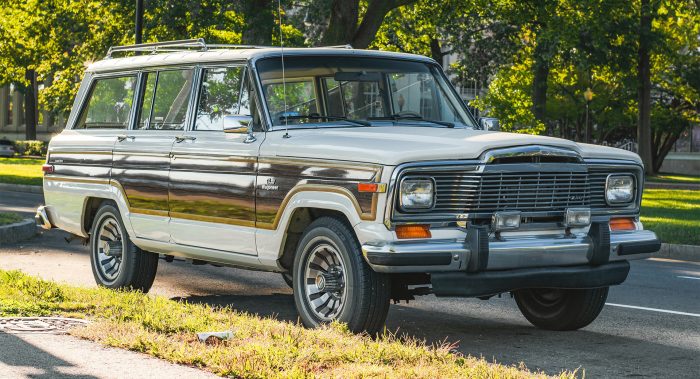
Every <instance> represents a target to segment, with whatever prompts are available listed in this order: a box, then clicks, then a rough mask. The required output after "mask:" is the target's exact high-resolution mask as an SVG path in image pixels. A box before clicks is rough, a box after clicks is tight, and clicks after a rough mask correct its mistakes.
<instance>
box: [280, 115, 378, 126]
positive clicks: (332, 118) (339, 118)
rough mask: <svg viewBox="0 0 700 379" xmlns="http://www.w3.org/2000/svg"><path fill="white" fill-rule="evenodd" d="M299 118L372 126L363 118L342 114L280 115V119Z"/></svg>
mask: <svg viewBox="0 0 700 379" xmlns="http://www.w3.org/2000/svg"><path fill="white" fill-rule="evenodd" d="M301 119H308V120H328V121H347V122H350V123H353V124H356V125H362V126H372V123H370V122H367V121H363V120H355V119H352V118H347V117H343V116H321V115H318V114H302V115H289V116H280V121H281V122H284V121H289V120H301Z"/></svg>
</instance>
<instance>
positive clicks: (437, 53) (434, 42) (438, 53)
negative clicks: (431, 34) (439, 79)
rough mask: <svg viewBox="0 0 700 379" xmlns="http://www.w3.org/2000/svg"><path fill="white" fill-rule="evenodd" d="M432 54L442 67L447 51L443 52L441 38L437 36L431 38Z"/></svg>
mask: <svg viewBox="0 0 700 379" xmlns="http://www.w3.org/2000/svg"><path fill="white" fill-rule="evenodd" d="M430 56H431V58H433V59H434V60H435V62H437V63H438V64H439V65H440V67H442V59H443V58H444V57H445V53H443V52H442V46H441V45H440V40H438V39H437V38H431V39H430Z"/></svg>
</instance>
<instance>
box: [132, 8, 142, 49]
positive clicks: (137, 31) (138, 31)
mask: <svg viewBox="0 0 700 379" xmlns="http://www.w3.org/2000/svg"><path fill="white" fill-rule="evenodd" d="M142 41H143V0H136V25H135V27H134V43H136V44H139V43H141V42H142Z"/></svg>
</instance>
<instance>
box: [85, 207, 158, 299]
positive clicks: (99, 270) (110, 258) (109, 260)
mask: <svg viewBox="0 0 700 379" xmlns="http://www.w3.org/2000/svg"><path fill="white" fill-rule="evenodd" d="M90 262H91V266H92V273H93V275H94V277H95V281H96V282H97V284H98V285H100V286H103V287H108V288H115V289H116V288H126V289H133V290H137V291H142V292H148V290H149V289H150V288H151V285H153V280H154V279H155V277H156V271H157V269H158V255H156V254H153V253H149V252H146V251H143V250H141V249H139V248H138V247H136V245H134V244H133V242H131V239H130V238H129V235H128V234H127V232H126V228H124V223H123V222H122V218H121V215H120V214H119V210H117V208H116V207H115V206H114V205H113V204H111V203H104V204H103V205H102V206H100V209H99V210H98V211H97V214H96V215H95V218H94V221H93V224H92V229H91V232H90Z"/></svg>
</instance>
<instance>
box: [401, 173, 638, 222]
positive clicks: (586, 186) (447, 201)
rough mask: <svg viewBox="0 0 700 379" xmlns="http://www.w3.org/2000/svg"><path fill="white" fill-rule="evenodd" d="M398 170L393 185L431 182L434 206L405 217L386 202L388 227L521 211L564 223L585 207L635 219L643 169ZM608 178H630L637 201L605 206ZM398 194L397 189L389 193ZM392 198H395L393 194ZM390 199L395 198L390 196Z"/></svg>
mask: <svg viewBox="0 0 700 379" xmlns="http://www.w3.org/2000/svg"><path fill="white" fill-rule="evenodd" d="M397 170H400V171H398V174H397V175H396V176H395V177H396V178H397V182H398V181H400V180H402V179H403V178H406V177H412V176H419V177H426V176H431V177H434V178H435V181H436V202H435V206H434V207H433V208H432V209H430V210H428V211H425V212H420V213H415V212H412V213H407V212H401V209H400V208H399V207H398V206H397V205H396V204H395V200H394V202H393V204H392V203H390V206H391V207H392V208H391V212H388V214H390V215H391V221H392V222H454V221H460V220H475V221H476V220H488V219H490V218H491V216H492V215H493V213H494V212H496V211H513V210H517V211H521V212H522V213H523V217H527V218H532V219H538V218H539V219H548V220H552V219H555V220H557V219H559V218H563V215H564V212H565V210H566V208H569V207H571V208H574V207H577V208H581V207H590V208H591V213H592V215H594V216H596V215H614V214H625V215H628V214H635V215H636V214H638V213H639V204H640V201H641V192H642V191H641V189H642V184H643V181H642V179H643V175H642V169H641V167H640V166H639V165H637V164H635V163H634V162H628V161H620V162H616V161H613V162H609V161H590V162H584V163H534V164H507V163H497V164H485V163H483V162H473V163H472V162H453V163H451V164H435V165H430V164H417V165H415V166H411V165H408V166H406V167H401V168H399V169H397ZM610 174H631V175H633V176H634V177H635V180H636V183H637V184H636V187H637V188H636V196H637V199H635V201H633V202H632V203H631V204H625V205H622V206H613V205H608V204H607V203H606V202H605V180H606V179H607V176H608V175H610ZM394 191H398V188H394ZM395 195H396V194H395ZM393 198H394V199H396V198H397V195H396V196H393Z"/></svg>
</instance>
